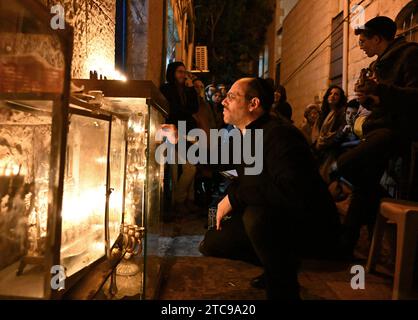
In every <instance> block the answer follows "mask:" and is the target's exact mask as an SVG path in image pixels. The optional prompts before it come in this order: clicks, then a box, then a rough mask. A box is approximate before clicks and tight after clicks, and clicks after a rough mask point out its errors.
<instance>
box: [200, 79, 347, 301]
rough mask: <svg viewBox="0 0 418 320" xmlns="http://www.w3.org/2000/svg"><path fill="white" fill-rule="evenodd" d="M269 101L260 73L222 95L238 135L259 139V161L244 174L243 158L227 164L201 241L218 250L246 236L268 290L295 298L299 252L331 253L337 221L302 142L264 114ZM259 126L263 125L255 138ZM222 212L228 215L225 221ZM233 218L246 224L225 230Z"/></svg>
mask: <svg viewBox="0 0 418 320" xmlns="http://www.w3.org/2000/svg"><path fill="white" fill-rule="evenodd" d="M272 104H273V90H272V88H270V87H269V85H268V84H267V83H266V82H265V81H264V80H263V79H258V78H245V79H241V80H239V81H237V82H236V83H235V84H234V85H233V86H232V88H231V90H230V91H229V93H228V95H227V98H226V99H225V100H224V101H223V106H224V121H225V122H226V123H228V124H231V125H234V126H235V127H236V128H237V129H239V130H240V133H241V135H242V137H243V140H244V138H245V136H246V135H251V141H252V143H251V145H252V146H253V147H254V146H255V145H256V144H262V147H263V148H262V152H261V153H262V154H261V155H257V156H261V157H262V158H261V159H262V164H263V166H262V170H261V173H259V174H257V175H251V174H248V172H247V171H246V170H245V169H246V168H248V166H246V165H245V164H244V163H243V161H241V164H235V165H231V166H230V167H229V168H228V169H231V168H232V167H233V168H234V169H235V170H236V171H237V173H238V178H237V179H236V180H235V181H234V182H233V183H232V184H231V185H230V186H229V188H228V191H227V195H226V196H225V198H223V199H222V201H220V203H219V204H218V208H217V209H218V210H217V230H213V231H209V232H208V233H207V235H206V237H205V240H204V241H203V243H202V245H201V248H200V249H201V251H202V252H203V253H204V254H206V255H217V254H216V253H214V251H216V249H218V251H222V248H241V247H242V245H243V243H244V246H245V243H249V244H250V245H251V246H252V248H251V249H252V250H254V251H253V252H255V255H256V256H257V258H258V259H259V261H260V262H261V264H262V265H263V267H264V269H265V280H266V287H267V295H268V298H269V299H284V300H297V299H300V296H299V284H298V276H297V274H298V267H299V259H300V257H302V256H303V257H305V256H307V255H311V256H315V257H317V256H327V255H329V254H330V253H331V252H332V251H333V249H334V248H333V246H334V245H335V244H336V243H337V240H338V236H339V232H340V221H339V217H338V213H337V209H336V207H335V204H334V202H333V200H332V197H331V195H330V194H329V192H328V189H327V187H326V185H325V183H324V182H323V181H322V179H321V177H320V175H319V170H318V168H317V166H316V164H315V161H314V158H313V156H312V154H311V151H310V148H309V145H308V143H307V142H306V140H305V138H304V137H303V135H302V134H301V133H300V132H299V130H297V129H296V128H295V127H294V126H292V125H291V124H290V123H289V122H288V121H287V120H285V119H277V118H272V117H270V115H269V111H270V107H271V105H272ZM257 129H261V130H262V132H263V134H262V137H261V138H260V137H259V136H257V134H256V133H255V132H256V130H257ZM252 150H256V148H253V149H252ZM226 216H231V217H232V218H231V219H230V220H227V221H225V220H224V218H225V217H226ZM234 219H235V220H234ZM232 220H234V221H239V224H240V225H241V226H242V227H243V229H244V230H245V232H238V233H239V234H240V235H239V237H238V239H237V238H234V237H229V236H228V235H227V236H225V234H224V233H225V231H226V230H225V229H226V228H228V224H230V223H231V222H230V221H232ZM224 227H226V228H225V229H224ZM246 237H247V238H246ZM244 238H246V239H247V240H248V241H247V242H245V239H244ZM216 239H221V241H216ZM226 239H229V240H230V241H228V240H226ZM234 241H243V242H241V243H233V242H234ZM214 243H216V246H217V248H214V246H213V244H214ZM224 252H228V250H224ZM225 257H226V256H225Z"/></svg>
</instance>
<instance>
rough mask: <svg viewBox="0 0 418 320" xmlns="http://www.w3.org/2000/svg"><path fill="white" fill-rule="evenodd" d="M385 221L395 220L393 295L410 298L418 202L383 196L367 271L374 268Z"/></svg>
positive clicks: (396, 297) (415, 247) (417, 229)
mask: <svg viewBox="0 0 418 320" xmlns="http://www.w3.org/2000/svg"><path fill="white" fill-rule="evenodd" d="M387 221H391V222H393V223H395V224H396V227H397V235H396V237H397V238H396V263H395V274H394V284H393V293H392V299H393V300H404V299H411V298H413V294H412V288H413V280H414V265H415V254H416V249H417V239H418V203H415V202H408V201H401V200H393V199H384V200H382V202H381V205H380V212H379V214H378V217H377V219H376V225H375V230H374V234H373V240H372V244H371V247H370V252H369V258H368V261H367V270H368V272H372V271H374V270H375V268H376V262H377V258H378V254H379V253H380V249H381V245H382V241H383V235H384V229H385V225H386V222H387Z"/></svg>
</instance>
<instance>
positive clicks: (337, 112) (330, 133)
mask: <svg viewBox="0 0 418 320" xmlns="http://www.w3.org/2000/svg"><path fill="white" fill-rule="evenodd" d="M346 104H347V97H346V96H345V93H344V90H343V89H342V88H340V87H338V86H331V87H329V88H328V90H327V92H326V93H325V96H324V99H323V102H322V107H321V114H320V116H319V119H318V123H317V127H318V128H320V131H319V138H318V140H317V142H316V145H315V153H316V155H317V159H318V162H319V166H320V171H321V175H322V177H323V178H325V180H327V178H326V172H327V171H328V168H329V165H330V164H331V163H332V161H333V160H334V159H335V156H336V153H337V151H338V148H336V144H335V137H336V135H337V133H338V132H339V130H340V129H341V128H342V127H344V126H345V106H346Z"/></svg>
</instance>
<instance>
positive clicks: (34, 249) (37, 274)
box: [0, 100, 52, 298]
mask: <svg viewBox="0 0 418 320" xmlns="http://www.w3.org/2000/svg"><path fill="white" fill-rule="evenodd" d="M29 103H30V102H25V105H26V107H24V106H23V102H22V101H21V102H19V104H18V105H17V104H16V103H14V102H8V101H4V100H0V295H7V296H25V297H37V298H41V297H42V296H43V294H44V288H43V285H44V283H43V281H44V278H43V276H44V273H45V271H44V269H43V268H42V264H43V260H44V256H45V243H46V237H47V218H48V192H49V171H50V153H51V123H52V121H51V109H52V103H43V104H42V106H39V107H40V108H43V110H44V111H43V112H40V111H36V110H35V108H33V109H31V108H30V105H29ZM32 103H33V102H32ZM22 110H25V111H22ZM26 262H27V263H28V264H27V265H26V266H25V265H24V264H25V263H26ZM19 265H20V266H21V267H23V268H22V269H21V270H20V271H21V274H20V275H19V276H17V270H18V269H19Z"/></svg>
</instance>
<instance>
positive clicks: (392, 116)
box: [363, 37, 418, 139]
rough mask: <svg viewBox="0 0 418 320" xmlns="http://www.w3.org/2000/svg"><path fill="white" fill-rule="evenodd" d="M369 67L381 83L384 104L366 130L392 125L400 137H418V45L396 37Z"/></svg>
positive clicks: (377, 110)
mask: <svg viewBox="0 0 418 320" xmlns="http://www.w3.org/2000/svg"><path fill="white" fill-rule="evenodd" d="M370 68H371V69H372V70H373V71H374V73H375V75H376V77H377V79H378V82H379V85H378V89H377V94H378V96H379V97H380V100H381V104H380V105H379V106H377V107H376V108H374V109H373V110H372V111H373V112H372V115H371V116H369V118H368V119H367V120H366V122H365V124H364V126H363V129H364V132H365V133H367V132H370V131H372V130H373V129H376V128H389V129H393V130H395V132H396V133H398V134H400V135H401V137H406V138H408V139H416V138H418V126H417V124H416V122H417V117H418V104H417V103H416V101H417V100H418V90H416V89H418V44H417V43H413V42H407V41H406V40H405V38H404V37H400V38H397V39H396V40H395V41H394V42H393V43H392V44H391V45H390V47H389V48H388V49H387V50H386V52H385V53H384V54H383V55H382V56H381V57H380V58H379V59H377V60H376V61H375V62H373V63H372V64H371V66H370ZM405 89H407V90H406V92H407V93H408V94H404V92H405ZM411 89H412V90H411ZM414 89H415V90H414Z"/></svg>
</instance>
